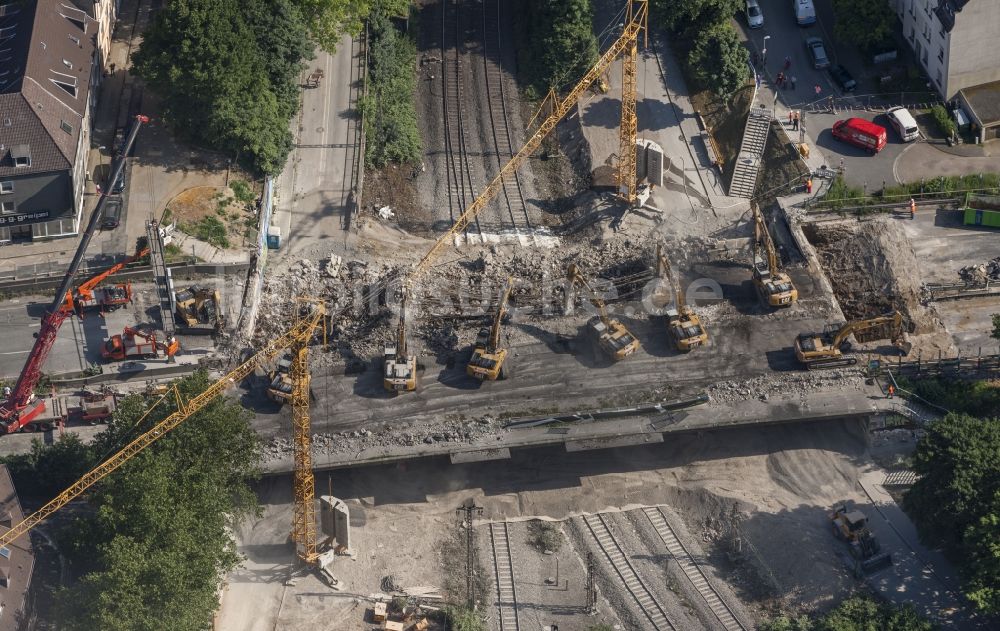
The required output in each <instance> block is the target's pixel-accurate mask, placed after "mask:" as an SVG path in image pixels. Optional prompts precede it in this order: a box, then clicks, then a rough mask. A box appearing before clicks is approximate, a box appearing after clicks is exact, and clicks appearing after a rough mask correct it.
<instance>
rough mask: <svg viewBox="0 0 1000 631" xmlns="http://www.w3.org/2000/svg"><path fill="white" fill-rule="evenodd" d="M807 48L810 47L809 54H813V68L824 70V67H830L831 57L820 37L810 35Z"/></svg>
mask: <svg viewBox="0 0 1000 631" xmlns="http://www.w3.org/2000/svg"><path fill="white" fill-rule="evenodd" d="M806 48H807V49H809V54H810V55H812V60H813V68H815V69H816V70H822V69H823V68H829V67H830V57H829V56H827V54H826V46H824V45H823V40H821V39H820V38H818V37H810V38H808V39H806Z"/></svg>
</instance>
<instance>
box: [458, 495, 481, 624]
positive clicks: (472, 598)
mask: <svg viewBox="0 0 1000 631" xmlns="http://www.w3.org/2000/svg"><path fill="white" fill-rule="evenodd" d="M458 513H459V514H462V513H464V516H463V521H464V523H465V600H466V606H467V607H468V608H469V609H470V610H471V609H472V608H473V607H475V605H476V579H475V567H476V548H475V539H474V535H475V531H474V530H473V529H472V516H473V514H475V515H482V514H483V507H482V506H476V501H475V500H473V499H469V500H467V501H466V502H465V504H463V505H462V506H460V507H459V508H458Z"/></svg>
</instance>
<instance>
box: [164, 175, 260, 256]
mask: <svg viewBox="0 0 1000 631" xmlns="http://www.w3.org/2000/svg"><path fill="white" fill-rule="evenodd" d="M206 217H214V218H215V219H218V220H219V221H220V222H222V223H223V224H224V225H225V227H226V233H227V234H228V235H229V236H230V237H234V239H233V241H234V242H238V239H235V238H238V237H242V235H243V234H244V233H245V232H246V229H247V226H248V222H249V223H250V224H253V223H254V222H255V221H256V207H255V205H253V204H249V205H248V204H244V203H243V202H240V201H238V200H237V199H236V198H235V196H234V193H233V189H231V188H228V187H224V186H195V187H193V188H189V189H187V190H185V191H183V192H181V193H179V194H178V195H176V196H175V197H174V198H173V199H171V200H170V201H169V202H167V205H166V207H165V209H164V211H163V218H164V220H165V221H167V222H173V221H176V222H177V224H178V227H179V228H181V229H182V230H183V229H186V230H187V231H189V232H192V231H194V225H195V224H197V223H198V222H200V221H202V220H203V219H205V218H206Z"/></svg>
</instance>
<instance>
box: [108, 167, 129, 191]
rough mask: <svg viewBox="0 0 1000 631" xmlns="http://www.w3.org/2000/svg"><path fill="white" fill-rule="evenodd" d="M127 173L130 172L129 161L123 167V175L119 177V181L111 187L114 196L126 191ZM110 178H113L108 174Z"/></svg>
mask: <svg viewBox="0 0 1000 631" xmlns="http://www.w3.org/2000/svg"><path fill="white" fill-rule="evenodd" d="M127 171H128V160H126V161H125V164H124V165H122V172H121V174H119V175H118V179H117V180H115V183H114V184H113V185H112V186H111V192H112V193H113V194H115V195H118V194H120V193H121V192H122V191H124V190H125V175H126V172H127ZM108 177H111V174H108Z"/></svg>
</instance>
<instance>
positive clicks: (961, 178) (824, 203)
mask: <svg viewBox="0 0 1000 631" xmlns="http://www.w3.org/2000/svg"><path fill="white" fill-rule="evenodd" d="M965 193H985V194H989V195H997V194H1000V174H998V173H974V174H971V175H949V176H940V177H935V178H931V179H929V180H920V181H918V182H907V183H904V184H898V185H894V186H887V187H885V188H884V189H882V190H879V191H873V192H872V193H871V194H869V195H865V193H864V191H863V190H862V189H860V188H858V187H856V186H851V185H849V184H847V183H846V182H845V181H844V179H843V178H842V177H841V176H839V175H838V176H837V177H836V178H834V180H833V183H832V184H831V185H830V189H829V190H828V191H827V192H826V194H825V195H823V197H822V198H820V199H819V200H817V201H816V202H815V203H814V204H813V206H814V207H817V208H824V209H838V208H844V207H854V206H867V205H873V204H894V203H899V202H905V201H907V200H909V199H910V198H911V197H912V198H915V199H917V200H922V199H948V198H954V197H962V196H964V195H965Z"/></svg>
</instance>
